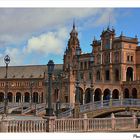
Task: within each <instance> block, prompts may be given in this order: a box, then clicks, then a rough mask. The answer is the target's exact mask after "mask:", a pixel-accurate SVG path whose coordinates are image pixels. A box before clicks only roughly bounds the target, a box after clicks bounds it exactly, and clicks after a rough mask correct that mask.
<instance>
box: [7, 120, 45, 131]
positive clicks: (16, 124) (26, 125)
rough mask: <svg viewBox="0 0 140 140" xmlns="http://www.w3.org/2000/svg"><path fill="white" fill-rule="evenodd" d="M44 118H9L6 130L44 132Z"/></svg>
mask: <svg viewBox="0 0 140 140" xmlns="http://www.w3.org/2000/svg"><path fill="white" fill-rule="evenodd" d="M46 125H47V122H46V120H10V121H8V132H46Z"/></svg>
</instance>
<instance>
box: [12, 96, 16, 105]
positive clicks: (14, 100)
mask: <svg viewBox="0 0 140 140" xmlns="http://www.w3.org/2000/svg"><path fill="white" fill-rule="evenodd" d="M12 102H14V103H16V95H15V96H14V95H13V97H12Z"/></svg>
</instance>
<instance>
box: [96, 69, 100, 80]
mask: <svg viewBox="0 0 140 140" xmlns="http://www.w3.org/2000/svg"><path fill="white" fill-rule="evenodd" d="M96 80H100V71H97V77H96Z"/></svg>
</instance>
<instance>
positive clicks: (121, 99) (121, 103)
mask: <svg viewBox="0 0 140 140" xmlns="http://www.w3.org/2000/svg"><path fill="white" fill-rule="evenodd" d="M120 93H121V105H122V104H123V94H122V93H123V92H122V91H121V92H120Z"/></svg>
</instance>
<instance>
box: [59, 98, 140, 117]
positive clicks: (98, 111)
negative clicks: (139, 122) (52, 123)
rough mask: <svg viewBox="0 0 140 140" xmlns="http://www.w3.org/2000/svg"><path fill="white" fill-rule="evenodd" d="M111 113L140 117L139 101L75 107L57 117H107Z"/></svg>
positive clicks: (116, 101)
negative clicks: (85, 115) (84, 115)
mask: <svg viewBox="0 0 140 140" xmlns="http://www.w3.org/2000/svg"><path fill="white" fill-rule="evenodd" d="M112 113H114V114H116V115H118V116H121V115H124V116H132V115H133V114H134V113H135V114H136V115H137V116H140V99H130V98H129V99H122V100H119V99H115V100H106V101H103V102H101V101H97V102H94V103H93V102H92V103H88V104H84V105H80V106H78V105H77V106H76V107H75V109H69V110H67V111H65V112H63V113H61V114H59V117H60V118H61V117H82V116H83V114H87V116H88V118H95V117H107V116H110V115H111V114H112Z"/></svg>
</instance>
